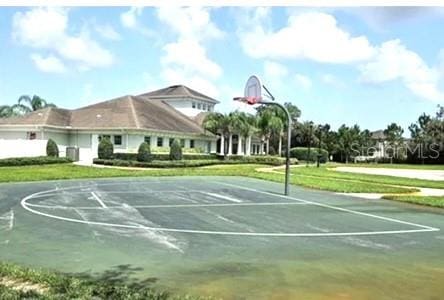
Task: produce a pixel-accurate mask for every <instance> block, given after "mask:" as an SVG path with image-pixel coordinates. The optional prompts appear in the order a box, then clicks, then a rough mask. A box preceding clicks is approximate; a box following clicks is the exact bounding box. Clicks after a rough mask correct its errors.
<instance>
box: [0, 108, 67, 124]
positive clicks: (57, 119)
mask: <svg viewBox="0 0 444 300" xmlns="http://www.w3.org/2000/svg"><path fill="white" fill-rule="evenodd" d="M70 115H71V111H70V110H68V109H62V108H55V107H47V108H43V109H39V110H36V111H32V112H30V113H27V114H25V115H23V116H15V117H10V118H0V125H53V126H63V127H65V126H69V120H70Z"/></svg>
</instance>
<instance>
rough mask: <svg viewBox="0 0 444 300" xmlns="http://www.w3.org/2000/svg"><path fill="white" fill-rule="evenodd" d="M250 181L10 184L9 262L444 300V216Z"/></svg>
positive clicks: (231, 290) (159, 282)
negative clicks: (288, 192)
mask: <svg viewBox="0 0 444 300" xmlns="http://www.w3.org/2000/svg"><path fill="white" fill-rule="evenodd" d="M282 189H283V186H282V185H281V184H277V183H272V182H268V181H261V180H256V179H248V178H242V177H156V178H124V179H106V180H73V181H52V182H39V183H20V184H2V185H0V260H2V261H12V262H16V263H20V264H23V265H27V266H32V267H45V268H50V269H55V270H59V271H63V272H70V273H82V274H85V273H86V274H89V273H91V274H96V275H99V274H103V273H104V272H110V271H114V272H121V273H122V276H126V275H129V274H125V272H128V273H129V272H130V273H131V276H133V277H135V278H139V279H146V278H149V279H150V281H151V282H154V286H157V287H158V288H160V289H168V290H170V291H173V292H177V293H189V294H193V295H204V296H206V295H212V296H215V297H221V298H225V299H440V298H441V297H442V295H444V285H443V282H444V231H443V230H444V211H443V210H442V209H433V208H424V207H420V206H414V205H409V204H404V203H397V202H390V201H386V200H363V199H358V198H353V197H347V196H343V195H336V194H334V193H327V192H320V191H311V190H307V189H301V188H296V187H292V190H291V196H289V197H286V196H283V195H282V194H281V193H282Z"/></svg>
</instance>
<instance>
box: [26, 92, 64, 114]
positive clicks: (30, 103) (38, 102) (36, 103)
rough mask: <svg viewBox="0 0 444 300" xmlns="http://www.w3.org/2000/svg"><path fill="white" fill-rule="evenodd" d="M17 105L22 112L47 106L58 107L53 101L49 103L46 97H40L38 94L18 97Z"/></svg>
mask: <svg viewBox="0 0 444 300" xmlns="http://www.w3.org/2000/svg"><path fill="white" fill-rule="evenodd" d="M17 107H18V108H19V110H21V112H22V113H24V114H25V113H29V112H31V111H36V110H39V109H42V108H46V107H56V105H55V104H53V103H48V102H47V101H46V100H45V99H43V98H40V97H39V96H37V95H34V96H32V98H31V97H30V96H28V95H22V96H20V98H19V99H18V104H17Z"/></svg>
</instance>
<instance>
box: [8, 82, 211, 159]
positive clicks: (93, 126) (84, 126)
mask: <svg viewBox="0 0 444 300" xmlns="http://www.w3.org/2000/svg"><path fill="white" fill-rule="evenodd" d="M218 103H219V101H217V100H215V99H213V98H211V97H208V96H206V95H203V94H201V93H199V92H197V91H195V90H192V89H190V88H188V87H186V86H183V85H174V86H170V87H167V88H164V89H160V90H156V91H153V92H149V93H145V94H141V95H138V96H132V95H127V96H123V97H119V98H116V99H112V100H108V101H103V102H100V103H97V104H93V105H89V106H85V107H81V108H78V109H73V110H69V109H62V108H52V107H49V108H45V109H41V110H38V111H34V112H31V113H28V114H26V115H24V116H19V117H11V118H3V119H0V158H5V157H18V156H37V155H45V146H46V141H47V140H48V139H50V138H51V139H53V140H54V141H55V142H56V143H57V145H58V146H59V151H60V155H61V156H64V155H65V152H66V148H67V147H76V148H78V149H79V156H80V160H81V161H85V162H91V161H92V159H93V158H95V157H97V147H98V144H99V142H100V140H101V139H102V138H103V137H105V136H106V137H109V138H110V139H111V141H112V142H113V144H114V151H115V152H136V151H137V149H138V147H139V145H140V144H141V143H142V142H143V141H145V142H148V143H149V144H150V145H151V148H152V149H153V150H154V151H159V152H161V151H165V152H166V151H168V147H169V146H170V145H171V143H172V141H173V140H174V139H178V140H180V143H181V144H182V146H183V147H184V148H185V150H186V151H195V152H203V153H216V151H217V149H216V147H217V141H218V139H219V137H218V136H215V135H213V134H211V133H209V132H207V131H205V130H204V129H203V127H202V122H203V119H204V117H205V115H206V113H208V112H211V111H213V110H214V107H215V105H216V104H218ZM187 148H188V149H187ZM190 149H195V150H190ZM219 152H220V151H219Z"/></svg>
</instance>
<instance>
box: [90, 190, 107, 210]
mask: <svg viewBox="0 0 444 300" xmlns="http://www.w3.org/2000/svg"><path fill="white" fill-rule="evenodd" d="M91 195H92V196H93V198H94V199H96V200H97V202H99V204H100V206H102V207H103V208H107V206H106V205H105V203H103V201H102V199H100V198H99V196H97V195H96V193H94V192H91Z"/></svg>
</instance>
